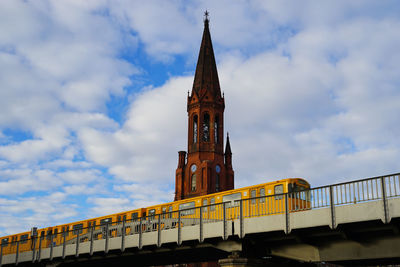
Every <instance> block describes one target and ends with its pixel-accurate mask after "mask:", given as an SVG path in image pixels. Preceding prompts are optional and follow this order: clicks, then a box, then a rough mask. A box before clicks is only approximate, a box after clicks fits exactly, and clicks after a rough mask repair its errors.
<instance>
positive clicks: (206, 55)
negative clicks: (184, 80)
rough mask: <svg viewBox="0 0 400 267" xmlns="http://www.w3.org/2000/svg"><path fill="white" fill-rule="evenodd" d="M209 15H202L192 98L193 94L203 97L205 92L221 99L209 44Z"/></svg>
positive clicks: (211, 49) (211, 48)
mask: <svg viewBox="0 0 400 267" xmlns="http://www.w3.org/2000/svg"><path fill="white" fill-rule="evenodd" d="M208 16H209V13H208V11H206V12H205V13H204V31H203V38H202V41H201V46H200V52H199V58H198V60H197V67H196V72H195V76H194V82H193V89H192V96H193V94H194V93H196V94H197V96H198V97H200V98H201V97H202V96H204V95H205V94H206V93H207V91H208V92H210V93H211V95H212V96H213V97H214V98H221V89H220V86H219V80H218V72H217V65H216V64H215V57H214V49H213V46H212V42H211V35H210V29H209V19H208Z"/></svg>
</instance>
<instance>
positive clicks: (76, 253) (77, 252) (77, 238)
mask: <svg viewBox="0 0 400 267" xmlns="http://www.w3.org/2000/svg"><path fill="white" fill-rule="evenodd" d="M77 231H78V232H77V235H76V246H75V258H78V257H79V231H80V230H79V229H78V230H77Z"/></svg>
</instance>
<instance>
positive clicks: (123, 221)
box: [121, 216, 126, 252]
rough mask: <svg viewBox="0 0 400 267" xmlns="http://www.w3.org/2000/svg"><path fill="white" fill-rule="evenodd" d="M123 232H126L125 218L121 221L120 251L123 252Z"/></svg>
mask: <svg viewBox="0 0 400 267" xmlns="http://www.w3.org/2000/svg"><path fill="white" fill-rule="evenodd" d="M125 231H126V218H125V216H124V218H123V219H122V233H121V251H122V252H124V251H125Z"/></svg>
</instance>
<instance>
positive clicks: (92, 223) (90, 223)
mask: <svg viewBox="0 0 400 267" xmlns="http://www.w3.org/2000/svg"><path fill="white" fill-rule="evenodd" d="M91 227H96V221H92V222H89V223H88V228H91Z"/></svg>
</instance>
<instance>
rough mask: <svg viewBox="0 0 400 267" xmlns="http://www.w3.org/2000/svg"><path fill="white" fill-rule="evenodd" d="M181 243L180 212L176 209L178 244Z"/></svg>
mask: <svg viewBox="0 0 400 267" xmlns="http://www.w3.org/2000/svg"><path fill="white" fill-rule="evenodd" d="M181 244H182V237H181V212H180V211H178V245H179V246H180V245H181Z"/></svg>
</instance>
